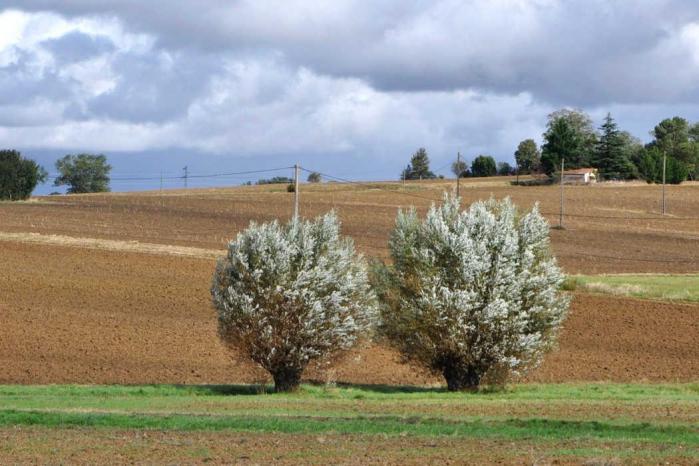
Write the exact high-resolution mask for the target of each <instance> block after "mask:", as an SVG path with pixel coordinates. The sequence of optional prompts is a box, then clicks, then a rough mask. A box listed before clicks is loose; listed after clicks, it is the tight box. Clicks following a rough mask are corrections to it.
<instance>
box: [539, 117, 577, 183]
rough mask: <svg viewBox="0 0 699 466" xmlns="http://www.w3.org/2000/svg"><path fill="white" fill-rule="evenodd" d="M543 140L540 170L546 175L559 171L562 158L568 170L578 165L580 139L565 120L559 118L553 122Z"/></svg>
mask: <svg viewBox="0 0 699 466" xmlns="http://www.w3.org/2000/svg"><path fill="white" fill-rule="evenodd" d="M544 139H545V140H546V143H545V144H544V146H543V148H542V151H541V168H542V169H543V170H544V172H545V173H546V174H547V175H552V174H553V173H554V172H555V171H557V170H560V168H561V159H563V158H565V160H566V166H567V167H569V168H573V167H576V166H577V165H578V162H579V157H578V154H579V151H580V139H579V137H578V134H577V133H576V132H575V130H574V129H573V128H572V126H571V125H570V123H568V121H567V120H566V119H564V118H559V119H557V120H555V121H553V122H552V123H551V125H550V127H549V129H548V131H547V132H546V133H545V134H544Z"/></svg>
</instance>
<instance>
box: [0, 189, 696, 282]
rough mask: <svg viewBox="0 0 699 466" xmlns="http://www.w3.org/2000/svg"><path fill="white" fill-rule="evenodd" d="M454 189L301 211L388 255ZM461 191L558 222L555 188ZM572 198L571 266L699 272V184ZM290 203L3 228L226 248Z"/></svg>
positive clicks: (327, 199) (49, 207)
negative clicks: (406, 227)
mask: <svg viewBox="0 0 699 466" xmlns="http://www.w3.org/2000/svg"><path fill="white" fill-rule="evenodd" d="M372 186H373V187H372ZM377 187H381V188H382V189H377ZM452 188H453V182H451V181H441V182H410V183H408V184H407V185H406V187H401V185H400V184H399V183H393V184H382V185H378V184H374V185H369V187H367V186H358V185H346V184H323V185H313V186H311V185H303V186H302V188H301V213H302V214H303V215H304V216H312V215H316V214H319V213H321V212H325V211H327V210H329V209H333V208H334V209H336V210H337V212H338V213H339V215H340V217H341V219H342V221H343V232H344V233H345V234H347V235H350V236H352V237H353V238H354V239H355V241H356V243H357V246H358V248H359V249H360V250H361V251H362V252H364V253H366V254H367V255H370V256H375V257H380V258H386V257H387V250H386V244H387V239H388V236H389V233H390V230H391V228H392V227H393V225H394V219H395V214H396V211H397V209H398V208H399V207H408V206H411V205H415V206H416V207H417V208H418V210H420V211H422V212H424V210H425V208H426V207H427V206H428V205H429V204H430V200H439V199H440V198H441V195H442V192H443V191H444V190H451V189H452ZM386 189H388V190H392V191H386ZM461 192H462V197H463V198H464V202H465V203H469V202H472V201H474V200H477V199H487V198H489V197H491V196H493V197H496V198H503V197H506V196H510V197H511V198H512V199H513V200H514V201H515V202H516V203H517V204H518V205H520V206H521V207H523V208H529V207H530V206H532V205H533V204H534V203H535V202H539V203H540V205H541V211H542V212H544V213H545V214H546V217H547V218H548V219H549V220H550V222H551V224H552V225H556V224H557V223H558V211H559V189H558V186H542V187H513V186H509V185H508V184H507V179H502V178H497V179H485V180H468V181H464V182H463V183H462V190H461ZM565 199H566V201H565V202H566V203H565V212H566V214H567V215H568V216H567V217H565V219H564V225H565V227H566V229H565V230H553V231H552V243H553V248H554V251H555V253H556V255H557V257H558V258H559V260H560V262H561V264H562V265H563V266H564V268H565V269H566V271H567V272H570V273H584V274H594V273H612V272H697V271H699V184H696V183H695V184H688V185H685V184H683V185H681V186H669V187H668V188H667V205H668V215H666V216H665V217H661V216H660V215H659V207H660V187H658V186H653V185H644V184H634V185H630V186H622V185H598V186H567V187H566V188H565ZM292 202H293V195H292V194H289V193H287V192H286V187H285V186H283V185H282V186H251V187H239V188H226V189H199V190H190V191H166V192H164V193H163V194H162V195H161V194H159V193H157V192H150V193H125V194H118V193H114V194H93V195H75V196H57V197H51V196H49V197H42V198H38V199H33V200H32V201H30V202H20V203H18V202H15V203H10V202H4V203H0V219H2V223H1V224H0V230H1V231H3V232H13V233H30V232H34V233H42V234H46V235H66V236H74V237H86V238H99V239H111V240H122V241H124V240H125V241H129V240H136V241H140V242H144V243H159V244H168V245H176V246H187V247H195V248H204V249H219V250H220V249H222V248H224V246H225V244H226V242H227V241H228V240H229V239H231V238H233V237H234V236H235V233H236V232H237V231H239V230H240V229H242V228H244V227H246V226H247V225H248V223H249V222H250V221H251V220H256V221H266V220H272V219H275V218H279V219H287V218H289V215H290V213H291V210H292Z"/></svg>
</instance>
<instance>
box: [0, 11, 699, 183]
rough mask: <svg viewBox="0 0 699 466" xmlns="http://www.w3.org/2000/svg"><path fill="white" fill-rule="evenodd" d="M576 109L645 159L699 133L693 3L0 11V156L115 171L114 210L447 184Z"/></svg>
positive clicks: (698, 19)
mask: <svg viewBox="0 0 699 466" xmlns="http://www.w3.org/2000/svg"><path fill="white" fill-rule="evenodd" d="M563 107H568V108H579V109H582V110H584V111H586V112H588V113H589V114H590V116H591V117H592V118H593V120H594V122H595V124H596V125H599V124H601V120H602V118H603V117H604V116H605V115H606V114H607V112H611V113H612V116H613V117H615V119H616V120H617V122H618V123H619V125H620V127H621V129H624V130H628V131H630V132H631V133H632V134H634V135H635V136H637V137H639V138H640V139H641V140H644V141H647V140H649V139H650V136H649V131H650V130H651V129H652V128H653V126H655V125H656V124H657V123H658V122H659V121H660V120H662V119H663V118H666V117H671V116H675V115H679V116H683V117H685V118H687V119H688V120H690V121H697V120H699V2H697V1H696V0H634V1H631V0H458V1H457V0H432V1H427V0H333V1H332V2H318V1H311V0H285V1H271V0H244V1H243V0H191V1H186V0H168V1H159V0H149V1H147V2H146V1H143V0H138V1H137V0H119V1H116V0H100V1H96V0H95V1H88V0H62V1H57V0H34V1H33V0H22V1H11V0H8V1H6V0H0V147H2V148H8V149H10V148H12V149H17V150H21V151H22V153H23V154H24V155H25V156H27V157H30V158H34V159H35V160H37V161H38V162H39V163H41V164H42V165H43V166H45V167H46V168H47V170H48V171H49V172H50V173H55V168H54V162H55V160H56V159H57V158H59V157H61V156H63V155H65V154H69V153H79V152H89V153H104V154H106V155H107V156H108V158H109V160H110V163H111V165H112V166H113V170H112V176H113V178H114V180H115V181H114V182H113V183H112V189H113V190H115V191H119V190H134V189H152V188H158V185H159V182H153V181H138V182H136V181H129V180H119V178H129V177H139V176H140V177H158V176H159V175H160V173H163V175H164V176H165V178H166V182H165V185H166V187H169V185H172V186H175V185H179V184H180V183H181V181H180V180H171V181H169V180H168V178H170V177H177V176H180V175H181V174H182V168H183V167H184V166H185V165H186V166H188V167H189V173H191V174H209V173H223V172H225V173H229V172H239V171H247V170H257V169H272V168H278V167H280V168H281V167H288V166H290V165H293V164H295V163H299V164H301V165H302V166H304V167H307V168H309V169H314V170H318V171H321V172H324V173H329V174H333V175H336V176H340V177H345V178H350V179H357V180H368V179H396V178H397V177H398V176H399V174H400V171H401V170H402V168H403V167H404V166H405V165H406V164H407V163H408V161H409V158H410V155H411V154H412V153H413V152H415V150H416V149H418V148H419V147H425V148H426V149H427V151H428V154H429V155H430V158H431V161H432V167H433V169H435V170H436V171H437V172H438V173H441V174H444V175H449V165H450V163H451V161H453V160H454V159H455V157H456V153H457V152H461V154H462V155H463V157H464V158H465V159H466V160H472V159H473V158H474V157H476V156H477V155H478V154H490V155H492V156H494V157H495V158H496V160H498V161H507V162H512V160H513V153H514V151H515V149H516V147H517V144H518V143H519V141H521V140H523V139H525V138H534V139H535V140H536V141H537V142H540V141H541V135H542V133H543V131H544V130H545V126H546V121H547V115H548V114H549V113H551V112H552V111H554V110H556V109H560V108H563ZM274 174H277V173H276V172H273V173H271V174H269V175H268V174H261V175H259V176H258V175H256V174H255V175H245V176H242V175H241V176H231V177H223V178H218V179H204V178H202V179H199V180H196V179H195V180H192V181H191V182H190V186H192V185H194V186H196V185H205V184H216V185H221V184H239V183H240V182H242V181H245V180H246V179H252V180H255V179H257V178H261V177H267V176H273V175H274ZM278 174H279V175H281V176H289V175H290V174H291V171H290V170H289V169H288V168H284V169H283V170H280V171H279V172H278ZM192 183H194V184H192ZM54 190H57V189H56V188H54V187H52V186H50V185H45V186H41V187H39V188H38V189H37V193H46V192H50V191H54ZM59 191H60V190H59Z"/></svg>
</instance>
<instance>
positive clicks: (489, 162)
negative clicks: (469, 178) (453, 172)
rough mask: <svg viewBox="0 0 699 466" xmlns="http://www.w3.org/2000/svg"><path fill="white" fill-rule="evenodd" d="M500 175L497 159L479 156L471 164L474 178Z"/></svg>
mask: <svg viewBox="0 0 699 466" xmlns="http://www.w3.org/2000/svg"><path fill="white" fill-rule="evenodd" d="M497 173H498V168H497V165H496V164H495V159H494V158H492V157H491V156H489V155H479V156H478V157H476V158H475V159H473V163H472V164H471V175H473V176H477V177H478V176H495V175H497Z"/></svg>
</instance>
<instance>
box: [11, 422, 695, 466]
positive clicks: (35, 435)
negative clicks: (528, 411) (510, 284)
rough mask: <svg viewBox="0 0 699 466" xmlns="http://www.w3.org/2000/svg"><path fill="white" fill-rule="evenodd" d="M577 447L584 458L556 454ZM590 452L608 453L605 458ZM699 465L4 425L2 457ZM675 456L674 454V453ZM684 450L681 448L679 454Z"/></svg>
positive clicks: (436, 442)
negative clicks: (578, 452)
mask: <svg viewBox="0 0 699 466" xmlns="http://www.w3.org/2000/svg"><path fill="white" fill-rule="evenodd" d="M571 449H578V450H579V451H581V453H580V454H581V455H582V456H577V455H575V454H572V455H571V454H570V453H568V454H567V455H565V456H562V455H561V454H560V453H557V451H566V450H567V451H570V450H571ZM585 449H588V451H590V450H599V451H605V452H608V453H607V454H606V455H602V456H590V453H587V454H586V453H582V452H584V451H585ZM619 453H622V454H623V455H624V464H676V465H684V464H696V462H695V461H694V460H693V459H691V458H688V457H686V456H685V457H684V458H682V457H674V458H673V457H672V456H673V454H672V453H669V452H668V451H667V449H666V447H664V446H662V445H657V446H656V445H654V444H648V443H645V442H638V443H632V442H619V443H607V444H605V443H600V442H594V441H580V440H577V441H574V442H571V441H567V442H566V441H559V442H552V441H532V439H526V438H525V439H519V440H514V441H513V440H476V439H470V438H462V437H460V438H445V437H439V438H415V437H411V436H409V437H402V436H401V437H387V436H379V435H375V436H361V435H337V434H323V435H290V434H279V433H273V434H258V433H237V432H233V433H232V432H162V431H152V430H148V431H121V430H85V429H44V428H36V427H31V428H13V429H0V461H2V462H3V463H12V464H14V463H22V464H25V463H30V464H47V463H48V464H63V463H66V464H76V463H79V464H134V463H137V464H144V463H145V464H201V463H207V464H242V465H253V464H347V465H353V464H382V465H383V464H387V465H391V464H395V465H410V464H415V465H422V464H518V465H521V464H556V465H567V464H571V465H572V464H576V465H579V464H621V462H620V460H619V458H618V457H616V456H615V455H616V454H619ZM675 454H677V453H675ZM680 454H681V453H680Z"/></svg>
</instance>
